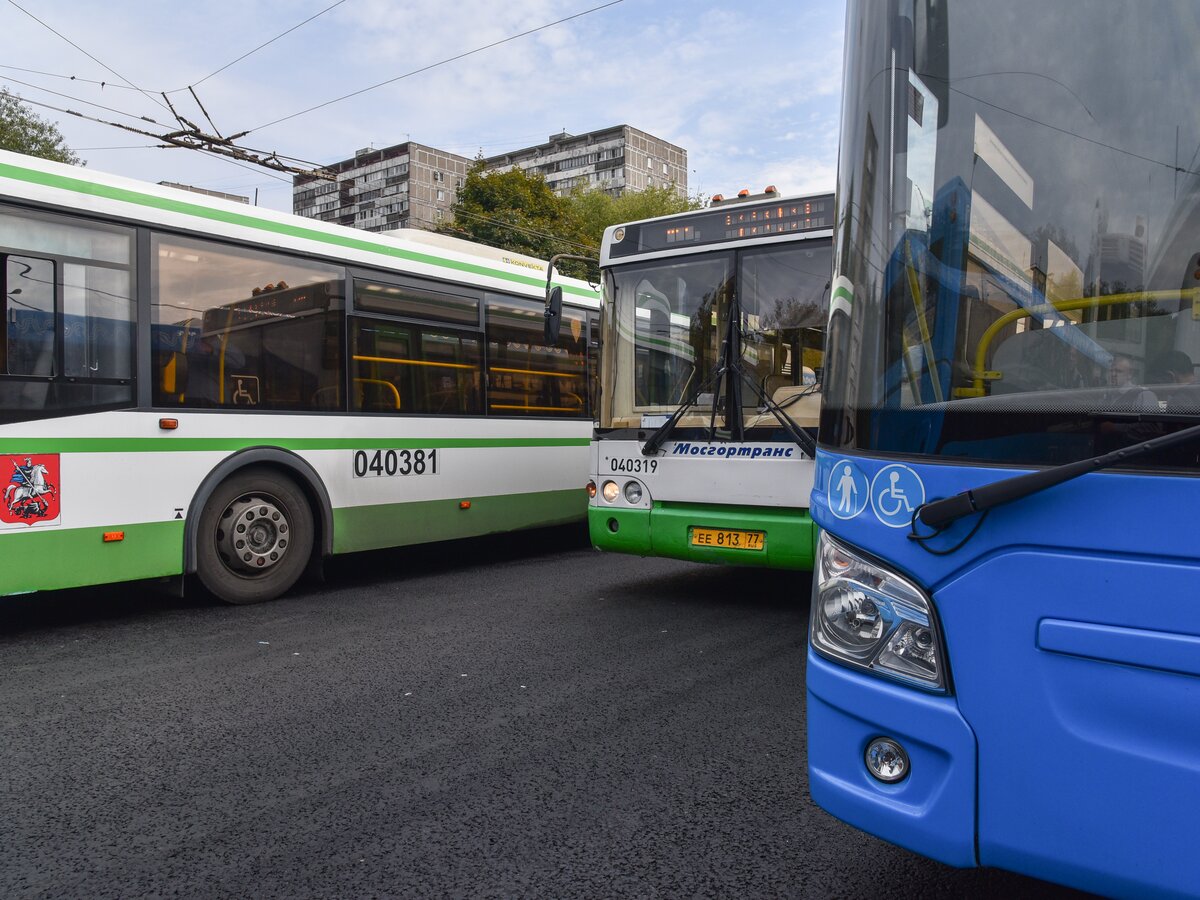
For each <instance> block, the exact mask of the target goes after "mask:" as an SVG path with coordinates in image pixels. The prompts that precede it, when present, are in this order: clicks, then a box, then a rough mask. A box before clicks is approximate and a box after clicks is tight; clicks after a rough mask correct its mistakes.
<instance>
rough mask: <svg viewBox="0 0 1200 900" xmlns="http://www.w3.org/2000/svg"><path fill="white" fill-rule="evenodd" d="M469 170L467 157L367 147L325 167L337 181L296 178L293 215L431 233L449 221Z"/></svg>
mask: <svg viewBox="0 0 1200 900" xmlns="http://www.w3.org/2000/svg"><path fill="white" fill-rule="evenodd" d="M470 165H471V161H470V160H469V159H467V158H466V157H465V156H459V155H457V154H455V153H448V152H446V151H445V150H438V149H437V148H435V147H426V146H425V145H424V144H417V143H415V142H413V141H407V142H405V143H403V144H397V145H396V146H394V147H385V148H384V149H382V150H375V149H372V148H369V147H368V148H367V149H365V150H359V151H358V152H357V153H356V154H354V156H353V157H352V158H351V159H346V160H342V161H341V162H339V163H334V164H333V165H331V166H327V167H326V168H328V169H330V170H332V171H333V172H335V173H337V176H338V180H337V181H336V182H333V181H322V180H320V179H317V178H313V177H311V176H308V175H297V176H296V177H295V178H294V179H293V182H292V211H293V212H295V213H296V214H297V215H301V216H308V217H310V218H313V219H320V220H321V221H323V222H337V223H338V224H339V225H349V226H352V227H354V228H362V229H363V230H365V231H389V230H391V229H393V228H424V229H427V230H428V229H433V228H436V227H437V226H438V224H439V223H440V222H441V221H442V220H443V219H445V218H449V215H450V205H451V204H452V203H453V202H454V194H455V191H457V190H458V188H459V187H461V186H462V181H463V178H465V177H466V174H467V168H468V167H469V166H470Z"/></svg>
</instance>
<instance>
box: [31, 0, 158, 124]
mask: <svg viewBox="0 0 1200 900" xmlns="http://www.w3.org/2000/svg"><path fill="white" fill-rule="evenodd" d="M8 2H9V3H10V4H11V5H12V6H15V7H16V8H17V9H19V10H20V11H21V12H23V13H25V15H27V16H29V18H31V19H33V21H35V22H37V23H38V24H39V25H41V26H42V27H43V28H45V29H47V30H48V31H50V32H52V33H53V34H55V35H57V36H58V37H60V38H62V39H63V40H64V41H66V42H67V43H68V44H70V45H71V46H72V47H74V48H75V49H76V50H78V51H79V52H80V53H82V54H83V55H84V56H86V57H87V58H88V59H90V60H91V61H92V62H94V63H96V64H97V65H99V66H102V67H103V68H105V69H107V70H108V71H110V72H112V73H113V74H114V75H116V76H117V77H118V78H120V79H121V80H122V81H123V82H125V83H126V84H127V85H129V86H130V87H132V88H133V89H134V90H136V91H137V92H138V93H140V94H141V95H142V96H143V97H146V98H147V99H149V100H153V101H154V102H155V103H157V104H158V105H159V106H161V107H162V108H163V109H167V106H166V104H165V103H163V102H162V101H161V100H159V99H158V98H157V97H155V96H154V95H153V94H148V93H147V92H146V91H143V90H142V89H141V88H140V87H138V86H137V85H136V84H134V83H133V82H132V81H130V80H129V79H128V78H126V77H125V76H124V75H122V74H121V73H120V72H118V71H117V70H116V69H114V68H113V67H112V66H109V65H105V64H104V63H102V62H101V61H100V60H98V59H97V58H96V57H94V56H92V54H90V53H88V52H87V51H86V50H84V49H83V48H82V47H80V46H79V45H78V44H77V43H75V42H74V41H73V40H71V39H70V38H69V37H67V36H66V35H65V34H63V33H62V32H61V31H56V30H55V29H54V28H53V27H51V26H50V25H48V24H47V23H46V22H43V21H42V20H41V19H39V18H38V17H37V16H35V15H34V14H33V13H31V12H30V11H29V10H27V9H26V8H25V7H23V6H21V4H19V3H17V0H8Z"/></svg>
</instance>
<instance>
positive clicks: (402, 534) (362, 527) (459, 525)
mask: <svg viewBox="0 0 1200 900" xmlns="http://www.w3.org/2000/svg"><path fill="white" fill-rule="evenodd" d="M462 499H463V500H470V501H471V508H470V509H460V508H459V501H458V500H425V501H421V502H419V503H387V504H383V505H381V506H359V507H348V508H344V509H335V510H334V511H333V552H334V553H352V552H355V551H358V550H378V549H380V548H383V547H398V546H403V545H405V544H424V543H428V542H430V541H448V540H454V539H455V538H464V537H475V536H477V535H481V534H493V533H495V532H498V531H512V530H514V529H518V528H538V527H540V526H544V525H561V524H563V523H566V522H578V521H580V520H581V519H582V518H583V516H584V510H585V509H586V508H587V494H585V493H584V492H583V491H582V490H581V489H579V488H572V489H570V490H566V491H545V492H543V493H538V494H510V495H504V496H499V497H463V498H462Z"/></svg>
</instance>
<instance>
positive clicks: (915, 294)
mask: <svg viewBox="0 0 1200 900" xmlns="http://www.w3.org/2000/svg"><path fill="white" fill-rule="evenodd" d="M904 269H905V271H906V272H907V273H908V292H909V294H910V295H911V296H912V302H913V309H914V310H915V311H916V314H917V328H918V329H919V330H920V332H921V344H922V346H923V347H924V348H925V359H926V360H927V362H926V364H925V368H926V369H927V370H928V371H929V381H930V384H931V386H932V387H933V399H934V400H935V401H936V402H937V403H941V402H942V399H943V397H942V380H941V379H940V378H939V377H938V370H937V360H936V359H934V356H933V338H932V336H931V335H930V333H929V323H928V322H927V321H926V320H925V300H924V298H923V297H922V296H921V284H920V282H919V281H918V280H917V270H916V267H915V266H914V265H913V261H912V246H911V245H910V244H909V242H908V239H907V238H906V239H905V241H904ZM907 358H908V354H907V353H906V354H905V359H906V360H907Z"/></svg>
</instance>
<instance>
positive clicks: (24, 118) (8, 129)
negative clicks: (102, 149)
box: [0, 88, 81, 166]
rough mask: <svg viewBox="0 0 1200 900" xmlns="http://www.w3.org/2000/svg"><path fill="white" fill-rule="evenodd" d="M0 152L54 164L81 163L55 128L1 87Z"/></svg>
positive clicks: (51, 123) (55, 126)
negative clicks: (22, 154) (1, 150)
mask: <svg viewBox="0 0 1200 900" xmlns="http://www.w3.org/2000/svg"><path fill="white" fill-rule="evenodd" d="M0 149H4V150H12V151H14V152H16V153H24V154H25V155H26V156H40V157H42V158H43V159H51V160H54V161H55V162H63V163H70V164H71V165H73V166H77V165H80V164H81V161H80V159H79V157H78V156H77V155H76V154H75V153H74V152H73V151H72V150H71V148H70V147H68V146H67V145H66V144H65V143H64V141H63V136H62V133H61V132H60V131H59V130H58V126H57V125H55V124H54V123H53V122H47V121H46V120H45V119H42V118H39V117H38V116H36V115H34V114H33V113H32V112H31V111H30V110H29V108H28V107H26V106H25V104H24V103H22V102H21V101H20V100H19V99H18V98H16V97H14V96H13V95H12V94H10V93H9V92H8V91H7V90H5V89H4V88H0Z"/></svg>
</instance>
